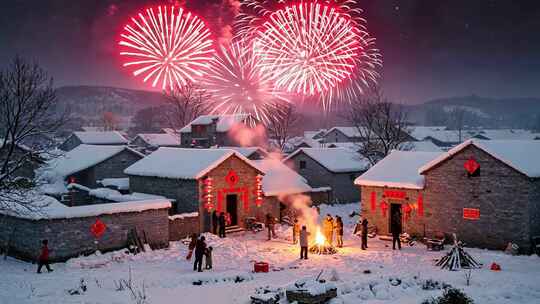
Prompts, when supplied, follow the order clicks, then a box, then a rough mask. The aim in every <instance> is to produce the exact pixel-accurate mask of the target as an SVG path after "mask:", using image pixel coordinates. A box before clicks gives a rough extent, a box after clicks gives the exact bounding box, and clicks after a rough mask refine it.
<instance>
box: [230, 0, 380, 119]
mask: <svg viewBox="0 0 540 304" xmlns="http://www.w3.org/2000/svg"><path fill="white" fill-rule="evenodd" d="M291 2H292V1H288V0H279V1H278V0H244V1H242V6H241V8H242V10H241V13H240V14H239V15H238V17H237V20H236V22H235V32H236V36H235V39H239V40H242V39H247V40H250V39H260V37H261V32H263V33H264V32H266V31H268V29H269V27H270V28H272V27H274V30H271V31H272V32H274V31H275V33H276V37H278V38H279V40H280V41H283V39H285V38H286V39H287V40H289V41H290V43H298V44H301V43H312V44H314V45H315V46H316V47H317V48H320V47H321V46H319V45H317V44H318V43H320V42H323V41H325V39H327V37H322V38H321V37H318V38H312V40H311V41H307V40H305V39H306V38H309V37H306V36H307V35H311V36H313V35H314V34H320V35H322V33H321V30H323V28H322V27H323V24H325V25H326V26H327V27H330V25H331V24H330V20H334V21H339V20H344V21H343V23H340V27H341V28H343V27H346V28H348V29H349V30H350V32H349V33H348V35H347V36H346V37H348V38H351V40H350V41H348V42H349V43H350V45H349V46H348V47H347V48H348V50H347V52H345V49H339V50H335V51H337V52H341V53H342V55H343V54H345V55H344V56H342V57H339V56H334V58H333V59H332V60H330V61H331V62H334V63H338V66H334V67H339V75H338V74H332V75H331V78H321V79H319V80H318V81H317V82H318V83H319V85H321V86H322V85H323V84H325V85H326V86H327V88H326V89H323V90H319V89H318V88H317V87H314V88H313V90H311V89H309V90H307V91H308V93H309V94H311V93H315V92H317V94H318V95H317V96H316V97H317V99H318V100H320V102H321V103H322V105H323V107H324V108H325V109H328V108H330V107H331V106H332V105H334V104H339V103H340V102H342V101H346V102H350V101H351V100H353V99H354V98H357V97H358V96H359V95H361V94H363V93H364V91H365V90H366V89H367V88H370V87H373V86H374V85H376V84H377V82H378V79H379V78H380V75H379V72H378V70H379V68H380V67H381V65H382V58H381V55H380V53H379V51H378V49H376V46H375V39H374V38H372V37H371V36H370V34H369V32H368V31H367V26H366V20H365V19H364V18H363V17H362V10H361V9H360V8H359V7H358V3H357V1H356V0H312V1H305V2H301V4H300V5H294V4H291ZM312 5H319V14H323V13H324V14H327V16H326V17H325V16H321V15H318V16H317V15H314V14H315V9H314V10H311V8H310V7H309V6H312ZM299 7H304V8H305V9H304V12H303V14H302V15H296V16H295V15H294V10H292V9H294V8H296V11H297V12H299V9H300V8H299ZM324 8H326V11H324ZM307 11H309V13H312V14H311V15H309V14H307ZM330 11H332V13H331V14H332V16H331V17H332V18H333V19H331V18H330V17H329V16H328V15H329V14H330ZM278 15H281V17H280V18H278ZM283 16H286V17H287V18H289V19H283ZM338 16H339V17H338ZM295 18H296V19H295ZM316 19H318V20H319V21H320V22H319V24H318V27H319V28H318V29H317V30H316V31H313V26H314V25H315V24H309V23H307V21H314V20H316ZM339 22H341V21H339ZM272 23H274V24H273V26H272ZM308 25H309V27H308ZM335 25H337V24H335ZM280 26H284V27H283V28H280ZM306 29H309V30H311V31H310V32H307V31H306ZM327 29H328V28H327ZM279 32H281V33H286V34H288V35H289V36H280V35H278V34H279ZM268 34H270V33H268ZM291 34H294V35H296V36H291ZM299 34H300V35H299ZM334 34H336V33H334ZM263 36H265V34H263ZM266 38H270V36H267V37H266ZM302 39H304V40H302ZM317 39H318V40H317ZM334 39H335V37H334ZM294 40H300V41H294ZM263 41H264V39H263ZM336 42H337V43H338V44H340V45H342V46H343V45H344V43H345V41H336ZM312 53H313V51H312ZM325 53H326V54H330V53H331V51H330V50H327V51H325ZM353 53H354V55H353ZM261 54H262V53H261ZM300 55H302V53H300ZM300 57H302V56H300ZM285 58H287V57H286V56H283V57H280V59H279V60H280V61H279V62H280V64H283V63H284V62H285V61H284V60H285ZM345 66H347V68H345ZM322 67H323V69H322V70H321V71H324V69H326V71H328V72H329V71H330V69H331V68H332V66H325V65H324V64H323V65H322ZM291 71H292V70H291ZM311 75H314V74H311ZM283 76H285V73H284V74H283ZM327 76H328V75H327ZM336 77H338V78H339V79H340V80H339V81H336V80H337V79H336ZM331 79H334V80H333V81H332V80H331ZM313 84H315V83H313ZM288 85H290V84H288ZM282 88H283V87H282ZM323 88H324V86H323ZM291 89H292V88H291ZM296 89H298V87H297V88H296ZM301 91H303V90H301Z"/></svg>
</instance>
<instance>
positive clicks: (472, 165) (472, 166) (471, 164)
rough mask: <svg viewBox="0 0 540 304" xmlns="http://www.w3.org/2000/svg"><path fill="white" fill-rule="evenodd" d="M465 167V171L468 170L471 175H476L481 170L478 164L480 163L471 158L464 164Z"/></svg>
mask: <svg viewBox="0 0 540 304" xmlns="http://www.w3.org/2000/svg"><path fill="white" fill-rule="evenodd" d="M463 167H465V170H467V172H468V173H469V174H474V173H475V172H476V171H477V170H478V169H480V164H478V162H477V161H476V160H474V158H472V157H471V158H469V160H467V161H466V162H465V164H463Z"/></svg>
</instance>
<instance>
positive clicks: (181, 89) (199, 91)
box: [165, 82, 211, 130]
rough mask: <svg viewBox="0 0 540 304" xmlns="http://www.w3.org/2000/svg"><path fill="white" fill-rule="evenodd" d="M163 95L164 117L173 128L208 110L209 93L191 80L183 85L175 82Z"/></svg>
mask: <svg viewBox="0 0 540 304" xmlns="http://www.w3.org/2000/svg"><path fill="white" fill-rule="evenodd" d="M165 96H166V100H167V105H168V109H167V111H166V117H167V120H168V122H169V125H170V127H171V128H173V129H175V130H177V129H180V128H182V127H184V126H185V125H187V124H188V123H190V122H191V121H192V120H193V119H195V118H196V117H198V116H200V115H202V114H206V113H207V112H208V111H209V110H210V108H209V106H208V100H209V99H210V97H211V96H210V94H209V93H207V92H206V90H204V89H203V88H201V87H199V86H198V85H195V84H193V83H192V82H188V83H187V84H185V85H180V84H177V85H176V86H175V87H174V88H172V89H171V90H169V91H167V92H165Z"/></svg>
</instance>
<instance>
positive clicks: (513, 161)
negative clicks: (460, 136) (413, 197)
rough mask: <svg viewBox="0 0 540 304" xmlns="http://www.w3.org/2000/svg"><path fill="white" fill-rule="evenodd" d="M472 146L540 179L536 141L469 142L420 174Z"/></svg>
mask: <svg viewBox="0 0 540 304" xmlns="http://www.w3.org/2000/svg"><path fill="white" fill-rule="evenodd" d="M470 145H473V146H475V147H477V148H479V149H480V150H483V151H485V152H486V153H488V154H490V155H491V156H493V157H495V158H496V159H498V160H500V161H502V162H503V163H505V164H507V165H508V166H510V167H512V168H514V169H516V170H517V171H519V172H521V173H523V174H525V175H527V176H528V177H534V178H538V177H540V161H539V155H540V142H539V141H536V140H476V139H471V140H467V141H465V142H463V143H461V144H459V145H457V146H455V147H454V148H452V149H450V150H449V151H448V152H446V153H443V154H442V155H440V156H439V157H437V158H436V159H433V160H432V161H430V162H429V163H427V164H425V165H424V166H422V167H421V168H420V173H422V174H423V173H425V172H426V171H428V170H429V169H431V168H433V167H434V166H436V165H438V164H439V163H441V162H443V161H445V160H447V159H448V158H450V157H452V156H453V155H455V154H457V153H459V152H461V150H463V149H465V148H467V147H468V146H470Z"/></svg>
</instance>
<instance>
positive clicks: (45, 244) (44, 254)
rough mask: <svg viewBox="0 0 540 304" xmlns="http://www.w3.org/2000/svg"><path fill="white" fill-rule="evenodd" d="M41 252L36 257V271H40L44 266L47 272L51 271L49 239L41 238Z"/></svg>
mask: <svg viewBox="0 0 540 304" xmlns="http://www.w3.org/2000/svg"><path fill="white" fill-rule="evenodd" d="M41 244H42V246H41V253H40V254H39V257H38V269H37V273H41V268H42V267H43V266H45V268H47V271H48V272H51V271H53V270H52V269H51V267H50V266H49V241H48V240H43V241H41Z"/></svg>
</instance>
